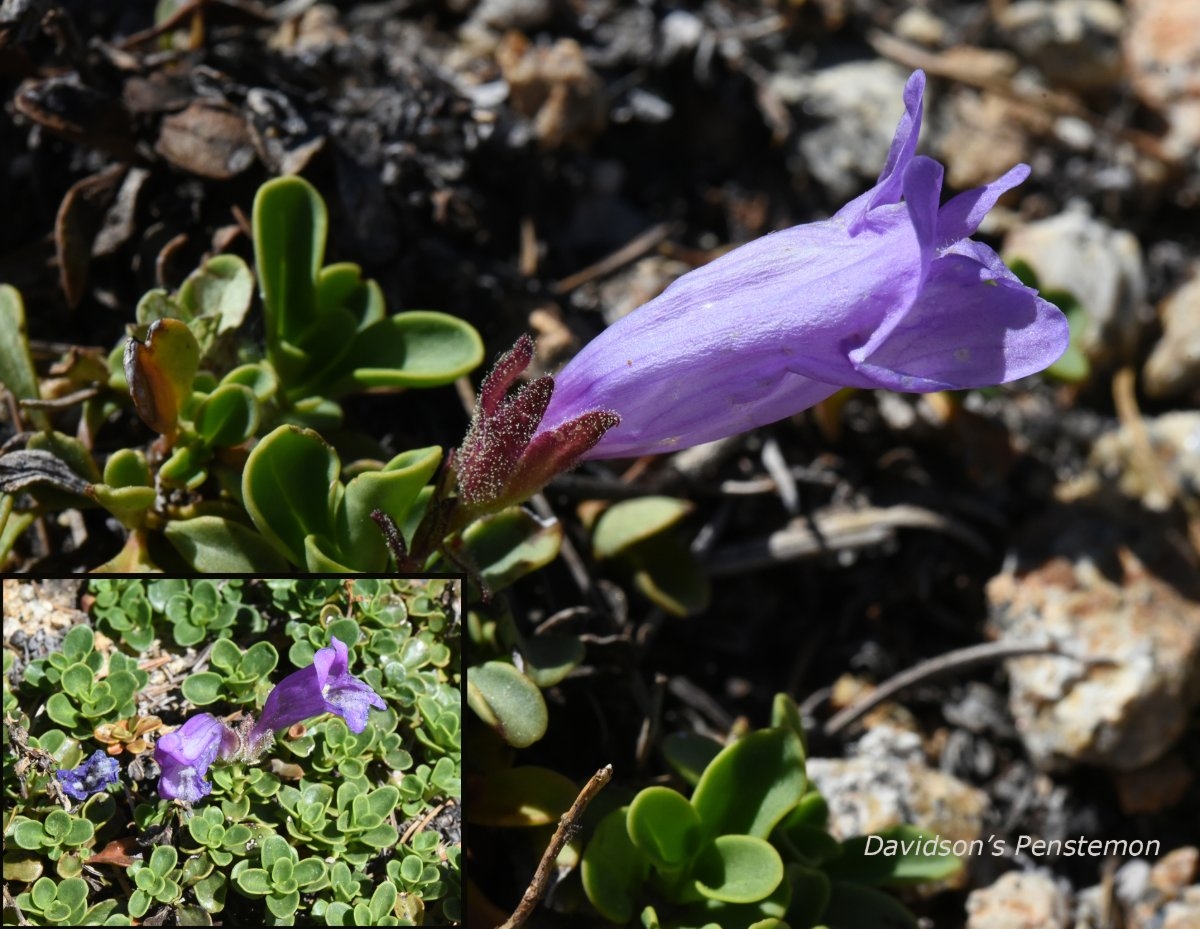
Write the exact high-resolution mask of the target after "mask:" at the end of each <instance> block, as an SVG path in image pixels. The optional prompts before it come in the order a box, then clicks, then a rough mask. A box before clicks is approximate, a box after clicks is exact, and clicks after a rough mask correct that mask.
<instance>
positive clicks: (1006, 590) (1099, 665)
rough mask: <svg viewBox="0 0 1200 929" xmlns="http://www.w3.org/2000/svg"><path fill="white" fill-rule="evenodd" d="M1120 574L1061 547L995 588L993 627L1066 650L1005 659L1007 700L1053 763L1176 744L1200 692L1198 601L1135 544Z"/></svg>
mask: <svg viewBox="0 0 1200 929" xmlns="http://www.w3.org/2000/svg"><path fill="white" fill-rule="evenodd" d="M1116 562H1117V564H1116V565H1114V566H1106V571H1107V572H1108V573H1111V572H1113V571H1116V572H1117V573H1118V574H1119V575H1120V577H1119V580H1118V581H1114V580H1112V579H1110V577H1109V576H1107V573H1105V572H1102V571H1101V570H1100V569H1099V568H1098V567H1097V566H1096V565H1095V564H1094V563H1093V562H1091V561H1088V560H1086V559H1085V558H1081V559H1080V560H1077V561H1072V560H1070V559H1068V558H1065V557H1054V558H1051V559H1049V560H1048V561H1046V562H1045V563H1044V564H1042V565H1040V566H1039V567H1037V568H1034V569H1032V570H1029V571H1027V572H1025V573H1023V574H1020V575H1017V574H1014V573H1012V572H1011V571H1006V572H1004V573H1002V574H1000V575H997V576H996V577H995V578H993V579H992V580H991V581H990V582H989V584H988V587H987V596H988V600H989V601H990V603H991V617H990V619H989V631H991V632H992V633H993V634H994V635H995V636H996V637H997V638H999V639H1001V640H1010V641H1019V642H1036V641H1039V640H1040V641H1046V640H1048V641H1049V642H1051V643H1053V644H1056V645H1058V646H1059V647H1060V648H1061V649H1062V651H1063V652H1065V653H1066V654H1068V655H1072V656H1077V657H1079V658H1082V659H1084V661H1077V660H1074V659H1073V658H1068V657H1065V656H1045V657H1043V656H1037V657H1028V658H1017V659H1013V660H1011V661H1009V662H1007V666H1008V672H1009V676H1010V679H1011V690H1010V694H1009V709H1010V710H1011V712H1012V714H1013V718H1014V720H1015V722H1016V725H1017V730H1018V732H1019V733H1020V736H1021V739H1022V741H1023V742H1024V744H1025V748H1026V750H1027V751H1028V752H1029V754H1030V756H1031V757H1032V758H1033V760H1034V762H1035V763H1036V764H1038V765H1039V766H1041V767H1043V768H1045V769H1051V770H1052V769H1057V768H1063V767H1067V766H1069V765H1071V764H1074V763H1083V764H1092V765H1098V766H1101V767H1105V768H1109V769H1113V770H1117V771H1130V770H1133V769H1135V768H1140V767H1142V766H1143V765H1147V764H1149V763H1150V762H1152V761H1154V760H1155V759H1157V758H1160V757H1161V756H1162V755H1163V754H1165V753H1166V752H1167V750H1168V749H1170V748H1171V746H1172V745H1174V744H1175V742H1176V741H1177V740H1178V739H1179V737H1180V736H1181V735H1183V733H1184V732H1185V730H1186V729H1187V721H1188V717H1189V714H1190V712H1191V707H1192V706H1194V705H1195V703H1196V702H1197V700H1198V699H1200V688H1196V687H1194V686H1193V683H1194V682H1195V680H1196V679H1197V677H1198V675H1200V603H1197V602H1196V601H1194V600H1190V599H1187V598H1185V597H1184V596H1182V595H1181V594H1180V593H1179V591H1178V590H1176V589H1175V587H1174V586H1172V585H1171V584H1170V583H1168V582H1167V581H1165V580H1163V579H1161V578H1159V577H1157V576H1156V575H1154V574H1151V573H1150V572H1149V571H1147V570H1146V568H1145V566H1144V565H1143V564H1142V563H1141V562H1140V561H1139V560H1138V559H1137V557H1136V556H1135V555H1134V554H1133V552H1132V551H1130V550H1129V549H1127V548H1124V547H1121V548H1119V549H1118V550H1117V552H1116Z"/></svg>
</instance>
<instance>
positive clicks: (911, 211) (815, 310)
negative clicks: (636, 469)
mask: <svg viewBox="0 0 1200 929" xmlns="http://www.w3.org/2000/svg"><path fill="white" fill-rule="evenodd" d="M924 89H925V75H924V74H923V73H922V72H920V71H917V72H915V73H914V74H913V75H912V77H910V78H909V80H908V84H907V85H906V87H905V89H904V105H905V115H904V116H903V117H902V118H901V120H900V125H899V127H898V128H897V130H896V135H895V138H894V139H893V141H892V147H891V151H890V152H889V153H888V158H887V162H886V163H885V164H884V167H883V172H882V174H880V176H879V181H878V183H877V184H876V185H875V186H874V187H873V188H871V189H870V190H869V191H867V192H866V193H864V194H863V195H862V196H860V197H858V198H856V199H855V200H853V201H851V202H850V203H848V204H846V206H844V207H842V209H841V210H839V211H838V212H837V213H836V214H835V215H834V216H833V217H832V218H830V219H828V220H825V221H823V222H817V223H810V224H808V225H804V226H796V227H793V228H791V229H786V230H783V231H781V232H777V233H774V234H773V235H768V236H765V237H763V238H761V239H758V240H756V241H754V242H750V243H749V244H747V245H743V246H742V247H741V248H738V249H735V250H734V251H731V252H729V253H728V254H726V255H723V256H722V257H720V258H718V259H717V260H715V261H713V262H711V263H709V264H707V265H705V266H704V267H702V268H698V269H696V270H695V271H692V272H691V273H690V274H686V275H684V276H683V277H681V278H680V279H679V280H677V281H675V283H673V284H672V285H671V286H670V287H668V288H667V289H666V290H665V291H663V293H662V294H660V295H659V296H658V297H656V298H655V299H654V300H651V301H650V302H649V303H647V304H646V305H645V306H643V307H641V308H640V309H638V310H636V311H634V312H633V313H631V314H629V315H628V316H626V317H624V318H623V319H621V320H619V321H618V322H616V323H615V324H613V325H612V326H610V327H609V328H608V329H606V330H605V331H604V332H603V333H601V335H600V336H598V337H597V338H596V339H594V340H593V341H592V342H591V343H589V344H588V345H587V346H585V347H584V349H583V350H582V351H581V352H580V353H579V354H578V355H577V356H576V357H575V358H574V359H573V360H571V361H570V362H569V363H568V364H567V365H566V367H565V368H564V369H563V370H562V372H561V373H560V374H558V375H557V376H556V377H555V379H554V385H553V395H552V396H550V397H549V398H548V402H547V403H546V404H544V405H543V407H544V409H545V414H544V416H542V417H541V418H540V422H539V424H538V426H537V428H536V430H535V431H534V432H532V433H531V435H532V438H531V440H530V441H531V444H532V445H536V444H537V443H538V442H539V441H540V440H542V439H543V438H545V437H546V436H548V435H549V434H551V433H553V432H554V431H555V430H557V429H560V428H562V427H563V426H564V425H565V424H567V423H569V422H572V421H574V420H577V419H578V418H579V417H580V416H584V415H587V414H588V413H590V412H594V411H597V410H615V411H616V412H617V413H619V414H620V424H619V425H617V426H615V427H614V428H611V429H609V430H608V431H607V432H605V433H604V434H603V437H602V438H600V439H599V441H598V442H596V443H595V445H594V447H592V448H591V449H590V450H589V451H587V452H586V453H585V454H584V455H583V456H582V457H585V458H612V457H625V456H634V455H645V454H655V453H660V452H669V451H674V450H676V449H680V448H685V447H687V446H690V445H697V444H699V443H701V442H707V441H711V440H713V439H717V438H721V437H723V436H727V435H733V434H735V433H738V432H742V431H744V430H747V429H751V428H754V427H756V426H761V425H764V424H766V423H770V422H774V421H775V420H778V419H781V418H784V417H786V416H789V415H790V414H792V413H796V412H798V411H800V410H803V409H805V408H806V407H809V406H812V405H813V404H815V403H817V402H819V401H820V400H823V399H824V398H825V397H828V396H829V395H831V394H832V393H834V392H835V391H837V390H838V389H839V388H841V387H863V388H872V387H885V388H889V389H892V390H902V391H916V392H925V391H934V390H947V389H960V388H966V387H979V386H984V385H988V384H998V383H1003V382H1005V381H1010V380H1014V379H1016V378H1019V377H1023V376H1025V375H1027V374H1032V373H1034V372H1036V371H1040V370H1041V369H1043V368H1045V367H1047V366H1048V365H1050V364H1051V363H1053V362H1054V361H1055V359H1057V358H1058V357H1059V356H1060V355H1061V354H1062V353H1063V352H1064V351H1065V350H1066V347H1067V335H1068V333H1067V322H1066V319H1065V318H1064V317H1063V314H1062V313H1061V312H1059V310H1058V309H1057V308H1056V307H1054V306H1053V305H1051V304H1050V303H1047V302H1046V301H1044V300H1042V299H1041V298H1040V297H1039V296H1038V294H1037V292H1036V291H1034V290H1032V289H1030V288H1028V287H1025V286H1024V285H1022V284H1021V283H1020V281H1018V280H1017V278H1016V277H1015V276H1014V275H1013V274H1012V272H1010V271H1009V270H1008V269H1007V268H1006V267H1005V266H1004V264H1003V262H1001V260H1000V258H999V256H998V255H997V254H996V253H995V252H994V251H992V250H991V249H990V248H988V247H987V246H985V245H981V244H979V243H978V242H974V241H972V240H971V239H970V238H969V237H970V236H971V235H972V234H973V233H974V232H975V230H976V229H977V228H978V227H979V224H980V222H981V221H982V220H983V218H984V216H985V215H986V214H987V212H988V210H990V209H991V207H992V206H993V205H995V203H996V200H997V199H998V198H999V197H1000V196H1001V194H1003V193H1004V192H1005V191H1007V190H1009V189H1010V188H1012V187H1014V186H1016V185H1017V184H1019V183H1021V181H1023V180H1024V179H1025V178H1026V177H1027V176H1028V174H1029V168H1028V167H1027V166H1025V165H1017V166H1016V167H1014V168H1013V169H1012V170H1010V171H1009V172H1008V173H1007V174H1005V175H1004V176H1003V177H1001V178H999V179H997V180H995V181H993V182H992V183H990V184H988V185H987V186H985V187H980V188H976V189H975V190H969V191H967V192H965V193H962V194H959V195H958V196H957V197H954V198H953V199H951V200H950V201H948V202H947V203H946V204H944V205H940V199H941V190H942V166H941V165H940V164H938V162H936V161H934V160H932V159H930V158H925V157H921V156H916V155H915V150H916V145H917V135H918V132H919V131H920V127H921V110H922V96H923V93H924Z"/></svg>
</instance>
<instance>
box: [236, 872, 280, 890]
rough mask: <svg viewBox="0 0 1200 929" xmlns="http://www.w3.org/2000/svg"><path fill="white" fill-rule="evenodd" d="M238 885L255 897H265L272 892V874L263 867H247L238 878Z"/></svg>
mask: <svg viewBox="0 0 1200 929" xmlns="http://www.w3.org/2000/svg"><path fill="white" fill-rule="evenodd" d="M236 880H237V885H238V887H240V888H241V889H242V891H243V893H248V894H251V895H253V896H255V897H265V896H266V895H267V894H269V893H271V890H272V888H271V876H270V875H269V874H267V872H266V871H264V870H263V869H262V868H247V869H246V870H245V871H243V872H241V873H240V874H239V875H238V876H237V878H236Z"/></svg>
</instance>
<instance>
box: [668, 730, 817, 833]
mask: <svg viewBox="0 0 1200 929" xmlns="http://www.w3.org/2000/svg"><path fill="white" fill-rule="evenodd" d="M806 783H807V782H806V780H805V776H804V749H803V747H802V746H801V744H800V740H799V738H797V737H796V734H795V733H794V732H792V731H790V730H787V729H763V730H759V731H758V732H752V733H750V734H749V735H747V736H745V737H743V738H741V739H738V741H736V742H734V743H733V744H732V745H730V746H728V747H727V748H725V749H723V750H722V751H721V753H720V754H718V755H717V757H716V758H714V759H713V760H712V763H711V764H709V766H708V767H707V768H706V769H705V771H704V774H703V776H702V777H701V778H700V783H699V784H697V785H696V790H695V792H694V793H693V794H692V806H694V807H695V808H696V812H697V813H699V814H700V820H701V822H702V823H703V824H704V830H705V833H706V834H707V835H709V836H716V835H728V834H742V835H751V836H757V837H758V838H766V837H767V836H768V835H770V833H771V830H772V829H773V828H775V824H776V823H778V822H779V821H780V820H781V819H783V817H784V816H785V815H787V813H788V811H789V810H791V809H792V807H794V806H795V805H796V803H797V801H798V800H799V799H800V797H801V796H802V795H803V794H804V789H805V786H806Z"/></svg>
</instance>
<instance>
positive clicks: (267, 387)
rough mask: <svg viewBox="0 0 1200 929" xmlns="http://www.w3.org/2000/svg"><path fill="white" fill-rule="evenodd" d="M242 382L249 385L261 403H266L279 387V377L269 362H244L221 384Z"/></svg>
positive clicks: (225, 377) (241, 383) (222, 379)
mask: <svg viewBox="0 0 1200 929" xmlns="http://www.w3.org/2000/svg"><path fill="white" fill-rule="evenodd" d="M227 384H240V385H242V386H243V387H249V388H250V390H251V392H252V393H253V394H254V396H255V398H256V399H257V400H258V401H259V402H260V403H266V402H267V401H268V400H270V399H271V398H272V397H273V396H275V392H276V391H277V390H278V389H279V378H278V377H276V376H275V372H274V371H273V370H271V367H270V365H267V364H244V365H240V366H239V367H236V368H234V369H233V370H232V371H230V372H229V373H228V374H226V375H225V376H224V377H223V378H221V384H220V386H222V387H224V386H225V385H227Z"/></svg>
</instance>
